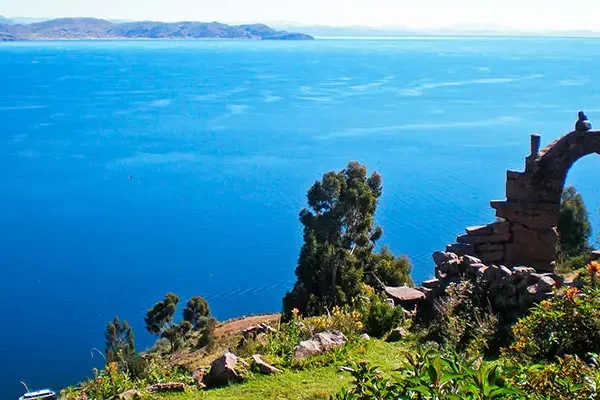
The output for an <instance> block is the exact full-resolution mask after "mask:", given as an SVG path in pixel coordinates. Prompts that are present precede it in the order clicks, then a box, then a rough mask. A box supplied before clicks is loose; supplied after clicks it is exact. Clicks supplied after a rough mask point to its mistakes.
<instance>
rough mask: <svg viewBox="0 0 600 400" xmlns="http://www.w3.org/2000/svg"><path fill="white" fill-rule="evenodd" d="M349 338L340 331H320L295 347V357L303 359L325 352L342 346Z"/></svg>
mask: <svg viewBox="0 0 600 400" xmlns="http://www.w3.org/2000/svg"><path fill="white" fill-rule="evenodd" d="M347 341H348V339H346V336H344V334H343V333H342V332H340V331H325V332H319V333H317V334H316V335H315V336H313V337H312V339H310V340H304V341H302V342H300V344H298V346H296V348H295V349H294V359H295V360H303V359H305V358H308V357H311V356H314V355H317V354H323V353H325V352H327V351H329V350H331V349H333V348H335V347H341V346H343V345H345V344H346V342H347Z"/></svg>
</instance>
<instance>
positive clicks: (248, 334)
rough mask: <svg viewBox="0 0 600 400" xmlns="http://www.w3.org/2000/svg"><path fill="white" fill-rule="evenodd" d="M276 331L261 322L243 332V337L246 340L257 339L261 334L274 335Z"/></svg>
mask: <svg viewBox="0 0 600 400" xmlns="http://www.w3.org/2000/svg"><path fill="white" fill-rule="evenodd" d="M273 332H276V330H275V329H274V328H273V327H271V326H270V325H268V324H266V323H264V322H261V323H260V324H258V325H252V326H249V327H247V328H246V329H244V330H243V331H242V336H243V337H244V338H246V339H250V338H255V337H256V336H258V335H259V334H261V333H273Z"/></svg>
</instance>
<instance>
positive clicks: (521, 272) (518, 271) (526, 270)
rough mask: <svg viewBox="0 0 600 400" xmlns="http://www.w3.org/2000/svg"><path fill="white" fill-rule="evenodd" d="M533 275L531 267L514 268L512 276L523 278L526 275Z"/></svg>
mask: <svg viewBox="0 0 600 400" xmlns="http://www.w3.org/2000/svg"><path fill="white" fill-rule="evenodd" d="M531 274H535V268H531V267H514V268H513V275H514V276H515V277H516V278H523V277H525V276H527V275H531Z"/></svg>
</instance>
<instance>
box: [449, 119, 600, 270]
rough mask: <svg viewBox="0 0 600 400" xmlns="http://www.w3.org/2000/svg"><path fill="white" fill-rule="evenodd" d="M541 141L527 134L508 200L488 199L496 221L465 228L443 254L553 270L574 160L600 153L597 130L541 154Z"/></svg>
mask: <svg viewBox="0 0 600 400" xmlns="http://www.w3.org/2000/svg"><path fill="white" fill-rule="evenodd" d="M540 139H541V138H540V135H537V134H534V135H531V152H530V154H529V156H528V157H526V159H525V171H524V172H518V171H510V170H509V171H507V174H506V200H494V201H491V203H490V205H491V207H492V208H493V209H495V210H496V217H497V221H495V222H492V223H490V224H487V225H483V226H475V227H469V228H466V233H465V234H463V235H460V236H458V237H457V239H456V241H457V243H455V244H450V245H448V246H447V247H446V251H447V252H452V253H455V254H457V255H459V256H463V255H471V256H475V257H477V258H479V259H481V261H482V262H484V263H494V264H502V265H506V266H509V267H516V266H521V265H527V266H531V267H534V268H536V269H537V270H541V271H553V270H554V260H555V257H556V247H557V245H558V231H557V229H556V226H557V225H558V218H559V212H560V198H561V195H562V191H563V187H564V184H565V179H566V176H567V173H568V171H569V169H570V168H571V166H572V165H573V164H574V163H575V162H576V161H577V160H578V159H580V158H582V157H584V156H586V155H588V154H591V153H597V154H600V131H587V132H576V131H575V132H571V133H569V134H567V135H565V136H563V137H562V138H560V139H558V140H556V141H555V142H553V143H551V144H550V145H548V146H546V147H545V148H544V149H542V150H541V151H540Z"/></svg>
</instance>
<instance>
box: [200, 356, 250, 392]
mask: <svg viewBox="0 0 600 400" xmlns="http://www.w3.org/2000/svg"><path fill="white" fill-rule="evenodd" d="M237 366H238V358H237V356H236V355H235V354H233V353H231V352H229V351H228V352H226V353H225V354H223V355H222V356H221V357H219V358H217V359H216V360H215V361H213V362H212V363H211V364H210V371H209V373H208V376H207V378H208V382H209V383H210V385H211V386H219V385H224V384H227V383H229V382H235V381H239V380H241V379H242V378H243V376H242V374H241V373H239V372H238V371H237V369H236V368H237Z"/></svg>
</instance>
